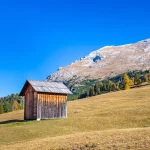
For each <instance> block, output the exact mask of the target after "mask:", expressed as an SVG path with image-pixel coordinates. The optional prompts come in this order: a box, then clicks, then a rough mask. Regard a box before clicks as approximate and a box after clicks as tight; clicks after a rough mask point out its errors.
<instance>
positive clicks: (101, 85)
mask: <svg viewBox="0 0 150 150" xmlns="http://www.w3.org/2000/svg"><path fill="white" fill-rule="evenodd" d="M102 90H103V83H102V82H100V91H102Z"/></svg>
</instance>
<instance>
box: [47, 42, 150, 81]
mask: <svg viewBox="0 0 150 150" xmlns="http://www.w3.org/2000/svg"><path fill="white" fill-rule="evenodd" d="M149 66H150V39H147V40H143V41H139V42H137V43H133V44H126V45H121V46H105V47H103V48H101V49H98V50H96V51H93V52H91V53H90V54H89V55H88V56H85V57H83V58H81V59H80V60H77V61H75V62H74V63H72V64H71V65H69V66H66V67H60V68H59V70H58V71H57V72H55V73H53V74H51V75H50V76H48V78H47V79H48V80H55V81H63V82H67V81H69V80H72V79H74V80H76V82H79V83H80V81H83V80H87V79H101V80H104V79H106V78H108V77H109V78H110V77H114V76H117V75H119V74H122V73H125V72H129V71H133V70H146V69H149Z"/></svg>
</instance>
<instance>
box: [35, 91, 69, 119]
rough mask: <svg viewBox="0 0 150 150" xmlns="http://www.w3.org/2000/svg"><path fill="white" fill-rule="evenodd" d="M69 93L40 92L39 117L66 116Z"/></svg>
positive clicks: (38, 102)
mask: <svg viewBox="0 0 150 150" xmlns="http://www.w3.org/2000/svg"><path fill="white" fill-rule="evenodd" d="M66 117H67V95H66V94H52V93H47V94H45V93H38V100H37V119H49V118H66Z"/></svg>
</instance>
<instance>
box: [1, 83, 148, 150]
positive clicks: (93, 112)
mask: <svg viewBox="0 0 150 150" xmlns="http://www.w3.org/2000/svg"><path fill="white" fill-rule="evenodd" d="M149 91H150V86H147V87H142V88H138V89H132V90H129V91H119V92H115V93H109V94H104V95H99V96H95V97H91V98H87V99H82V100H77V101H72V102H69V103H68V110H69V112H68V119H58V120H43V121H40V122H38V121H30V122H14V123H7V124H0V135H1V136H0V149H20V147H22V148H23V149H42V148H43V149H52V148H54V149H58V148H59V149H60V148H64V149H67V148H69V149H72V148H73V147H74V148H76V149H89V148H91V149H92V148H93V149H117V148H118V149H140V148H141V149H148V148H150V97H149ZM75 112H78V113H75ZM13 119H15V120H16V119H23V111H16V112H12V113H8V114H3V115H0V121H3V122H4V121H6V120H13ZM27 141H28V144H26V143H27Z"/></svg>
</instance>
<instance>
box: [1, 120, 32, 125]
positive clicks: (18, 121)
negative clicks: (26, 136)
mask: <svg viewBox="0 0 150 150" xmlns="http://www.w3.org/2000/svg"><path fill="white" fill-rule="evenodd" d="M30 121H32V120H6V121H1V122H0V124H10V123H25V122H30Z"/></svg>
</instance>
